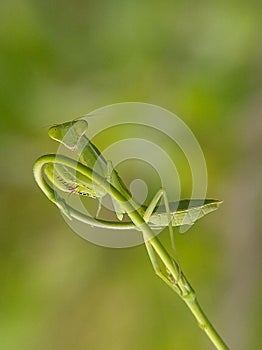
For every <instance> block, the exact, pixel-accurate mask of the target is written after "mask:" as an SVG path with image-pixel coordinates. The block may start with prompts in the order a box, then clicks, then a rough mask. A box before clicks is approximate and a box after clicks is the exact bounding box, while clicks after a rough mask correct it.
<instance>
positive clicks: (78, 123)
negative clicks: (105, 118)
mask: <svg viewBox="0 0 262 350" xmlns="http://www.w3.org/2000/svg"><path fill="white" fill-rule="evenodd" d="M87 128H88V123H87V122H86V121H85V120H73V121H71V122H67V123H63V124H58V125H54V126H51V128H49V130H48V135H49V137H51V139H53V140H55V141H58V142H60V143H62V144H63V145H64V146H65V147H66V148H68V149H70V150H71V151H74V150H75V149H76V147H77V143H78V141H79V139H80V138H81V137H82V136H83V135H84V133H85V132H86V130H87Z"/></svg>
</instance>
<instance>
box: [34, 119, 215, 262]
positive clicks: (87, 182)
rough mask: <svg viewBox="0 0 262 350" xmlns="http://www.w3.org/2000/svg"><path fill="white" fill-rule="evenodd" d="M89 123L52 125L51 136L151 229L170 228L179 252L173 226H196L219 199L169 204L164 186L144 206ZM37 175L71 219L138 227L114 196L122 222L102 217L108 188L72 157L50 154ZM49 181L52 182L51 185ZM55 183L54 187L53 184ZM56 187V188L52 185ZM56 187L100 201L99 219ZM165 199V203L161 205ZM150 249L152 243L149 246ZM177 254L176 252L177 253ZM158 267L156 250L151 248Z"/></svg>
mask: <svg viewBox="0 0 262 350" xmlns="http://www.w3.org/2000/svg"><path fill="white" fill-rule="evenodd" d="M87 130H88V123H87V122H86V121H85V120H81V119H80V120H73V121H70V122H66V123H63V124H60V125H54V126H52V127H51V128H49V131H48V134H49V136H50V137H51V138H52V139H54V140H56V141H58V142H59V143H61V144H63V145H64V146H65V147H66V148H67V149H69V150H70V151H72V152H76V153H77V155H78V159H79V163H80V164H82V165H84V166H85V167H88V168H89V169H91V171H92V172H93V173H96V174H97V175H98V176H99V177H100V178H101V179H103V181H106V182H108V183H109V184H110V185H112V186H113V187H114V188H115V189H116V190H117V191H118V192H119V193H120V194H121V195H122V196H123V197H124V198H125V199H126V201H128V202H129V203H131V205H132V206H133V207H134V208H135V209H136V211H137V212H138V213H139V215H141V216H142V217H143V219H144V221H145V222H146V223H148V224H149V226H150V227H151V229H153V230H154V229H160V228H163V227H168V229H169V234H170V240H171V245H172V249H173V252H174V253H175V252H176V250H175V242H174V234H173V226H181V225H192V224H193V223H194V222H195V221H196V220H198V219H199V218H200V217H202V216H204V215H206V214H208V213H209V212H211V211H213V210H216V209H217V208H218V206H219V204H220V203H221V202H220V201H217V200H212V199H206V200H197V199H195V200H181V201H178V202H171V203H169V201H168V198H167V194H166V192H165V190H164V189H160V190H159V191H158V192H157V193H156V194H155V196H154V197H153V199H152V201H151V203H150V204H149V205H148V207H145V206H140V205H139V204H138V203H136V201H135V200H134V199H133V198H132V197H131V194H130V192H129V190H128V189H127V187H126V185H125V184H124V183H123V181H122V180H121V178H120V176H119V175H118V173H117V171H116V170H115V169H114V168H113V165H112V163H111V162H110V161H106V160H105V158H104V157H103V156H102V154H101V153H100V151H99V150H98V149H97V147H96V146H95V145H94V144H93V143H92V142H91V141H90V140H89V139H88V137H87V136H86V132H87ZM34 174H35V178H36V180H37V182H38V184H41V186H40V187H41V188H42V190H43V191H44V193H45V194H46V195H47V196H48V198H49V199H50V200H51V201H53V202H54V203H55V204H56V205H57V206H58V207H59V209H60V210H61V211H62V212H63V213H64V214H65V215H66V216H67V217H68V218H69V219H72V218H76V219H77V220H80V221H83V222H86V223H89V224H91V225H93V226H99V227H104V228H114V229H134V228H135V229H138V228H137V226H136V225H134V223H132V222H125V221H122V219H123V215H124V214H125V213H126V210H125V209H124V206H123V203H121V201H118V200H116V199H115V198H114V197H113V196H111V197H112V202H113V205H114V209H115V212H116V216H117V218H118V221H116V222H110V221H105V220H102V219H99V218H98V214H99V212H100V209H101V202H102V198H103V197H104V196H105V195H106V194H107V191H105V190H104V188H103V187H102V186H101V185H100V184H96V183H94V182H93V181H92V178H89V177H88V176H86V175H85V174H83V173H81V172H80V171H78V170H76V166H75V165H72V164H71V163H70V162H69V163H68V158H66V157H63V156H60V158H59V157H58V156H56V157H55V158H54V159H53V158H52V159H50V155H47V156H44V158H43V157H41V158H40V160H38V161H37V162H36V163H35V166H34ZM48 183H49V184H48ZM50 185H52V186H50ZM52 187H53V188H52ZM56 190H60V191H63V192H67V193H72V194H76V195H79V196H89V197H92V198H95V199H98V200H99V206H98V210H97V215H96V218H92V217H90V216H88V215H85V214H83V213H80V212H79V211H76V210H75V209H74V208H72V207H70V206H69V205H68V204H66V203H65V201H64V199H62V198H60V197H59V195H58V194H57V192H56ZM161 198H163V200H164V205H159V202H160V200H161ZM147 248H148V249H149V250H150V246H148V247H147ZM175 254H176V253H175ZM149 255H150V258H151V261H152V263H153V261H154V263H153V266H154V268H155V267H156V264H155V259H154V257H153V255H152V251H151V250H150V251H149Z"/></svg>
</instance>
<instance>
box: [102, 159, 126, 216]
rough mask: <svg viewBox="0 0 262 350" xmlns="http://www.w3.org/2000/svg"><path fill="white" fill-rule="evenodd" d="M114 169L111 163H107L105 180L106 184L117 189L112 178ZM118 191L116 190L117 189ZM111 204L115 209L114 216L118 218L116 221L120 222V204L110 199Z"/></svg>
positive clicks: (121, 213)
mask: <svg viewBox="0 0 262 350" xmlns="http://www.w3.org/2000/svg"><path fill="white" fill-rule="evenodd" d="M114 171H115V170H114V168H113V164H112V162H111V161H107V173H106V179H107V181H108V182H110V183H111V184H112V185H113V186H114V187H116V188H117V183H114V177H113V176H112V173H113V172H114ZM117 189H118V188H117ZM112 203H113V206H114V209H115V213H116V216H117V218H118V220H120V221H122V220H123V216H124V215H123V213H124V211H123V209H122V207H121V205H120V203H119V202H118V201H117V200H115V199H114V198H112Z"/></svg>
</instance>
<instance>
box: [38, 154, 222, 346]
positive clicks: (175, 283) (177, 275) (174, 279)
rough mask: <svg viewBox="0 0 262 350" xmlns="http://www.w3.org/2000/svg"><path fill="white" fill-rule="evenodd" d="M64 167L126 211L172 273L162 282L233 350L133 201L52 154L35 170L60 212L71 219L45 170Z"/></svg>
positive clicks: (216, 343) (209, 331)
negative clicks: (52, 165)
mask: <svg viewBox="0 0 262 350" xmlns="http://www.w3.org/2000/svg"><path fill="white" fill-rule="evenodd" d="M50 163H51V164H62V165H65V166H67V167H69V168H72V169H74V170H76V171H78V172H79V173H81V174H83V175H85V176H87V177H88V178H89V179H91V180H92V181H93V182H94V183H95V184H96V185H97V186H100V187H101V188H102V189H104V190H105V191H106V192H107V193H108V194H110V196H112V197H113V198H114V199H116V200H117V201H119V202H120V203H121V206H122V207H123V209H124V210H125V211H126V213H127V214H128V216H129V217H130V219H131V220H132V222H133V223H134V224H135V225H136V227H137V228H138V229H139V230H140V231H141V232H142V234H143V237H144V241H145V243H146V244H150V245H151V246H152V247H153V249H154V251H155V252H156V254H157V255H158V257H159V258H160V260H161V261H162V262H163V264H164V266H165V268H166V270H167V271H168V277H167V278H166V277H164V278H163V277H162V279H163V280H164V281H165V282H166V283H167V284H168V285H169V287H171V288H172V289H173V290H174V291H176V292H177V293H178V295H179V296H180V297H181V298H182V300H183V301H184V302H185V303H186V305H187V306H188V308H189V309H190V310H191V312H192V314H193V315H194V317H195V318H196V320H197V322H198V325H199V326H200V328H201V329H203V330H204V331H205V333H206V334H207V336H208V337H209V339H210V340H211V342H212V343H213V344H214V346H215V347H216V348H217V349H218V350H229V348H228V347H227V345H226V344H225V343H224V341H223V340H222V338H221V337H220V336H219V334H218V333H217V332H216V330H215V328H214V327H213V326H212V324H211V323H210V321H209V320H208V318H207V317H206V315H205V314H204V312H203V310H202V309H201V307H200V305H199V304H198V302H197V299H196V295H195V292H194V290H193V288H192V287H191V285H190V283H189V282H188V281H187V279H186V277H185V275H184V274H183V272H182V271H181V269H180V267H179V266H178V264H177V263H176V262H175V261H174V259H173V258H172V257H171V256H170V255H169V253H168V252H167V250H166V249H165V247H164V246H163V245H162V243H161V242H160V241H159V239H158V238H157V237H156V236H155V235H154V232H153V231H152V230H151V229H150V227H149V226H148V225H147V223H146V222H145V221H144V219H143V218H142V216H141V215H140V214H139V212H138V211H137V210H136V209H137V205H136V203H135V202H134V201H133V200H132V199H131V200H130V199H129V200H127V199H126V198H125V197H124V196H123V195H122V194H121V193H120V192H119V191H118V190H117V189H116V188H115V187H113V186H112V185H111V184H110V183H109V182H108V181H107V180H106V179H104V178H103V177H101V176H99V175H98V174H97V173H95V172H93V171H92V169H90V168H88V167H86V166H84V165H83V164H81V163H77V162H76V161H74V160H72V159H70V158H68V157H64V156H61V155H54V154H49V155H45V156H42V157H40V158H39V159H38V160H37V161H36V163H35V165H34V168H33V171H34V176H35V179H36V181H37V183H38V185H39V187H40V188H41V189H42V191H43V192H44V193H45V195H46V196H47V197H48V198H49V199H50V200H51V201H52V202H53V203H55V204H56V205H57V206H58V207H59V209H60V210H61V211H62V212H63V213H64V214H65V215H67V216H68V217H69V218H70V211H68V207H67V204H66V203H65V202H64V200H63V199H61V198H59V196H58V195H57V194H56V193H55V191H54V190H53V189H52V188H51V187H50V186H49V185H48V184H47V183H46V181H45V179H44V177H43V167H44V166H45V165H46V164H50ZM110 228H111V227H110Z"/></svg>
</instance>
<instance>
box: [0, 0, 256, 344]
mask: <svg viewBox="0 0 262 350" xmlns="http://www.w3.org/2000/svg"><path fill="white" fill-rule="evenodd" d="M261 7H262V6H261V2H260V1H255V0H250V1H248V2H237V1H233V0H230V1H224V0H222V1H219V2H209V1H197V2H192V1H191V2H185V1H180V0H179V1H171V0H170V1H165V2H160V1H146V0H142V1H132V2H131V1H123V2H120V1H115V0H111V1H101V2H95V1H93V2H92V1H83V0H82V1H81V0H77V1H74V2H73V1H33V0H32V1H29V0H19V1H18V0H12V1H8V2H7V1H2V2H1V4H0V76H1V80H0V82H1V90H0V118H1V124H0V125H1V137H0V156H1V160H0V161H1V163H0V164H1V172H0V178H1V182H0V187H1V194H0V198H1V210H0V215H1V221H0V222H1V234H0V238H1V244H0V344H1V345H0V347H1V349H5V350H13V349H18V348H19V349H20V350H23V349H27V350H28V349H39V350H42V349H56V350H57V349H64V350H67V349H68V350H69V349H72V348H74V349H77V350H82V349H97V350H98V349H105V348H108V349H115V350H118V349H126V350H128V349H144V348H150V349H152V350H153V349H156V350H158V349H186V350H187V349H195V350H197V349H199V350H200V349H201V350H203V349H213V346H212V345H211V343H210V342H209V341H208V339H206V337H205V335H204V334H203V333H202V332H201V330H199V329H198V327H197V325H196V323H195V320H194V319H193V317H192V316H191V314H190V313H189V311H188V310H187V309H186V307H185V305H183V303H182V302H181V301H180V300H179V299H178V298H177V297H176V295H174V293H173V292H172V291H171V290H169V289H168V288H167V287H166V286H165V285H163V283H162V282H161V281H160V280H159V279H158V278H157V277H155V276H154V274H153V272H152V267H151V266H150V263H149V260H148V257H147V255H146V252H145V249H144V247H143V246H140V247H136V248H130V249H107V248H103V247H99V246H95V245H93V244H91V243H88V242H87V241H85V240H83V239H81V238H80V237H79V236H78V235H76V234H75V233H73V232H72V231H71V230H70V228H69V227H68V226H67V225H66V224H65V222H64V220H63V218H62V217H61V216H60V214H59V212H58V210H57V209H56V208H55V207H54V206H53V205H52V204H51V203H50V202H49V201H48V200H47V199H46V198H45V197H44V196H43V194H42V193H41V192H40V190H39V189H38V188H37V185H36V183H35V182H34V179H33V176H32V165H33V163H34V161H35V159H36V158H37V157H39V156H40V155H42V154H45V153H49V152H55V150H56V147H57V145H56V144H55V143H54V142H52V141H51V140H49V139H48V137H47V128H48V125H51V124H53V123H59V122H64V121H66V120H70V119H73V118H75V117H78V116H81V115H83V114H86V113H88V112H90V111H92V110H94V109H96V108H98V107H102V106H104V105H107V104H112V103H118V102H124V101H141V102H147V103H152V104H156V105H160V106H162V107H164V108H166V109H168V110H170V111H172V112H174V113H176V114H177V115H178V116H180V117H181V118H182V119H183V120H184V121H185V122H186V123H187V124H188V126H189V127H190V128H191V129H192V130H193V132H194V134H195V135H196V137H197V139H198V140H199V143H200V145H201V146H202V148H203V152H204V154H205V157H206V161H207V167H208V173H209V188H208V197H214V198H220V199H223V200H224V204H223V206H222V207H221V209H220V210H219V211H217V212H215V213H213V214H211V215H209V216H208V217H206V218H204V219H202V220H200V221H199V222H198V223H197V224H196V225H195V226H194V227H192V229H191V230H190V231H189V232H187V234H186V235H177V236H176V242H177V249H178V252H179V256H180V260H181V263H182V267H183V270H184V271H185V273H186V275H187V276H188V277H189V280H190V281H191V283H192V285H193V286H194V288H195V290H196V292H197V294H198V297H199V301H200V303H201V305H202V306H203V308H204V309H205V311H206V313H207V314H208V316H209V317H210V319H211V321H213V323H214V324H215V326H216V327H217V329H218V331H219V332H220V333H221V334H222V336H223V337H224V339H225V340H226V341H227V343H228V344H229V346H230V347H231V348H232V349H238V350H242V349H258V348H260V346H261V343H262V335H261V322H262V316H261V315H262V305H261V298H260V296H261V292H262V284H261V269H260V267H261V248H260V247H261V226H262V225H261V196H262V193H261V192H262V191H261V184H260V182H261V175H262V171H261V139H262V119H261V118H262V113H261V110H262V92H261V90H262V79H261V61H262V41H261V13H262V8H261ZM97 146H98V147H99V145H97ZM125 180H126V181H128V179H125ZM148 183H149V187H150V178H148ZM185 191H186V189H185ZM152 194H153V193H151V195H152Z"/></svg>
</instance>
